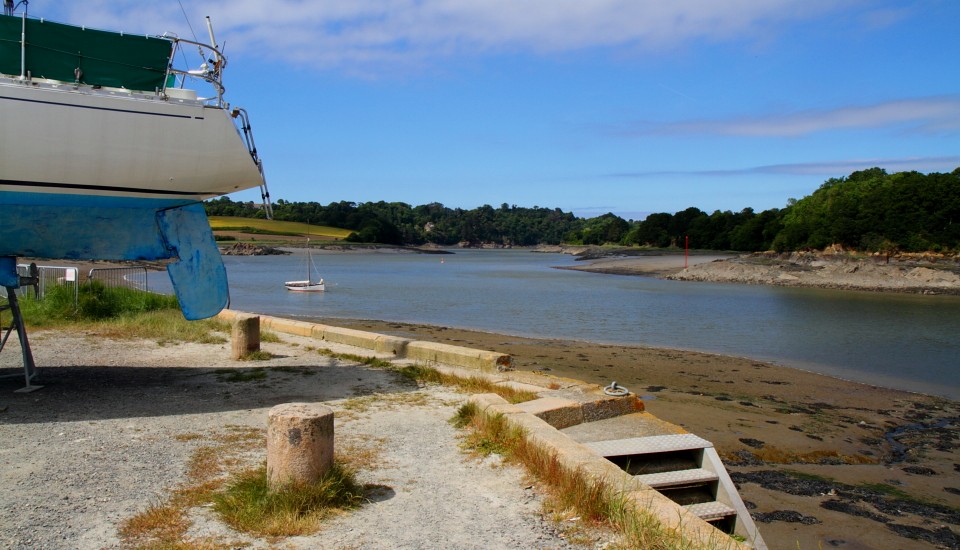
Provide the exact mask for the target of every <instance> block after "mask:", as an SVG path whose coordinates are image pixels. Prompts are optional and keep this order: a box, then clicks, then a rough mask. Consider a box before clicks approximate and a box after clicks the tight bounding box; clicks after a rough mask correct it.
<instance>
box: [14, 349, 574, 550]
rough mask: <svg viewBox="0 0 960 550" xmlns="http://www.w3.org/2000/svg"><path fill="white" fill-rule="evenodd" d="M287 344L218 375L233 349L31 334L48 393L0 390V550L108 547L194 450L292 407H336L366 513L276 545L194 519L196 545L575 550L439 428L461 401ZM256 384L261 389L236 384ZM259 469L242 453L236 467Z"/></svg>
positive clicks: (514, 474)
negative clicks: (258, 374)
mask: <svg viewBox="0 0 960 550" xmlns="http://www.w3.org/2000/svg"><path fill="white" fill-rule="evenodd" d="M283 340H284V343H278V344H264V349H265V350H267V351H269V352H270V353H272V354H274V356H275V358H274V359H271V360H269V361H263V362H254V363H250V362H236V361H231V360H229V359H228V355H229V346H228V345H200V344H183V345H166V346H160V345H157V344H156V343H154V342H149V341H133V342H131V341H114V340H105V339H102V338H92V337H85V336H83V335H64V334H55V333H52V332H46V333H44V332H40V331H36V332H35V333H34V334H33V346H34V350H35V356H36V361H37V364H38V365H41V366H42V368H43V372H42V376H43V382H42V383H43V384H44V386H45V387H44V388H43V389H41V390H39V391H36V392H33V393H27V394H21V393H13V390H15V389H17V388H19V387H22V385H23V381H22V379H20V378H8V379H2V380H0V484H2V493H0V495H2V497H0V500H2V506H0V547H3V548H18V549H19V548H43V549H57V548H63V549H68V548H69V549H91V550H92V549H101V548H119V547H121V546H122V541H121V540H120V538H119V537H118V533H117V529H118V527H119V526H120V525H121V524H122V522H123V521H124V520H126V519H129V518H130V517H132V516H133V515H135V514H136V513H138V512H140V511H143V510H144V509H145V508H146V507H147V506H148V505H150V504H155V503H158V502H162V501H163V500H164V499H166V498H167V497H168V496H169V493H170V491H171V490H172V489H174V488H175V487H177V486H178V484H180V483H183V480H184V477H185V472H186V471H187V469H188V467H189V464H190V461H191V457H193V456H194V453H195V452H196V451H197V449H199V448H200V447H202V446H204V445H211V444H214V442H217V441H223V440H224V438H225V437H226V436H229V434H230V433H231V432H233V431H237V430H246V431H250V430H253V431H254V433H257V432H258V431H263V430H265V427H266V419H267V411H268V410H269V408H270V407H271V406H273V405H276V404H280V403H286V402H298V401H307V402H323V403H325V404H328V405H330V406H331V407H333V408H334V410H335V414H336V434H337V435H336V437H337V443H336V445H337V448H338V450H342V451H343V452H348V453H351V454H353V455H357V456H367V457H368V458H367V459H365V461H364V463H363V464H362V467H361V469H360V472H359V481H360V482H362V483H365V484H368V486H369V487H370V492H369V494H368V498H369V502H368V503H367V504H365V505H364V506H362V507H361V508H360V509H359V510H357V511H353V512H350V513H347V514H344V515H341V516H339V517H336V518H333V519H331V520H330V522H329V524H328V525H326V526H325V527H324V529H323V530H322V531H321V532H320V533H318V534H316V535H313V536H305V537H292V538H289V539H286V540H283V541H281V542H278V541H265V540H262V539H257V538H252V537H249V536H246V535H243V534H240V533H237V532H234V531H232V530H230V529H229V528H227V527H225V526H224V525H223V524H222V523H220V522H219V521H216V520H215V519H213V517H212V514H211V513H210V512H209V510H207V509H205V508H198V509H192V511H191V519H192V520H193V526H192V527H191V529H190V531H189V535H190V536H191V537H193V538H194V539H195V540H199V539H203V538H206V537H209V538H212V539H214V540H217V541H219V542H222V543H226V542H229V543H230V545H232V546H233V547H237V546H239V545H249V546H248V547H252V548H266V547H276V546H277V544H279V545H280V546H282V547H284V548H384V549H386V548H441V547H442V548H499V549H513V548H573V547H574V546H572V545H570V543H568V541H567V539H566V538H565V537H566V535H565V534H564V533H562V532H561V527H562V524H556V523H554V522H553V521H551V520H548V519H545V518H544V516H543V513H542V497H541V496H540V494H539V493H538V492H537V491H535V490H534V489H533V484H532V483H531V482H530V481H528V480H527V479H526V478H525V476H524V474H523V473H522V471H520V470H519V469H517V468H515V467H512V466H506V465H502V464H500V463H499V462H498V461H496V460H490V459H487V460H486V461H480V460H479V459H476V458H472V457H469V456H467V455H465V454H464V453H463V452H462V451H461V449H460V447H459V439H458V433H457V430H455V429H454V428H453V427H452V426H451V425H450V424H449V423H448V419H449V418H451V417H452V416H453V414H454V412H455V411H456V409H457V407H458V406H459V404H460V403H462V402H463V401H464V399H465V396H464V395H462V394H458V393H453V392H451V391H448V390H445V389H443V388H438V387H427V388H422V387H417V386H416V385H415V384H413V383H411V382H409V381H405V380H402V379H399V378H398V377H397V376H396V375H394V374H392V373H390V372H386V371H383V370H377V369H372V368H369V367H366V366H362V365H358V364H356V363H352V362H348V361H342V360H336V359H333V358H330V357H326V356H323V355H321V354H319V353H317V352H316V351H313V348H312V346H313V345H315V342H311V341H309V340H305V339H299V338H296V337H292V336H286V335H284V336H283ZM9 345H10V344H8V346H9ZM18 351H19V350H17V349H16V348H13V349H7V350H5V351H4V353H2V354H0V367H13V366H16V365H17V360H18V359H19V355H18ZM254 369H263V371H264V375H263V377H262V378H261V379H251V380H247V381H231V379H234V378H236V376H235V375H236V374H238V373H250V372H252V371H253V370H254ZM6 372H10V371H6ZM264 459H265V450H262V452H253V453H252V454H248V455H245V457H244V464H246V465H248V466H255V465H257V464H259V463H262V461H263V460H264ZM241 466H242V464H241V465H238V467H241ZM558 525H560V527H558Z"/></svg>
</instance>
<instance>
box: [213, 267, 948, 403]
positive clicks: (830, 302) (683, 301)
mask: <svg viewBox="0 0 960 550" xmlns="http://www.w3.org/2000/svg"><path fill="white" fill-rule="evenodd" d="M314 260H315V261H316V262H317V264H318V266H319V268H320V274H321V276H323V277H324V278H325V279H326V281H327V288H328V292H326V293H322V294H299V293H296V294H295V293H290V292H288V291H286V290H285V289H284V288H283V284H282V283H283V281H284V280H286V279H290V278H291V277H293V276H294V275H295V274H296V273H297V272H298V270H299V269H300V267H299V266H300V265H301V258H300V257H298V256H296V255H294V256H259V257H238V256H228V257H225V258H224V262H225V264H226V266H227V272H228V275H229V278H230V292H231V298H232V304H231V307H233V308H235V309H240V310H245V311H253V312H259V313H265V314H272V315H280V316H288V317H300V318H318V317H325V318H331V317H333V318H337V317H339V318H365V319H382V320H391V321H406V322H417V323H427V324H435V325H445V326H454V327H462V328H472V329H480V330H487V331H493V332H503V333H508V334H516V335H522V336H539V337H555V338H570V339H580V340H588V341H595V342H606V343H622V344H635V345H646V346H657V347H670V348H679V349H695V350H702V351H708V352H716V353H721V354H729V355H739V356H746V357H753V358H757V359H764V360H772V361H774V362H777V363H781V364H785V365H790V366H795V367H800V368H805V369H808V370H813V371H816V372H822V373H826V374H832V375H835V376H840V377H842V378H847V379H852V380H858V381H861V382H867V383H870V384H874V385H880V386H889V387H896V388H900V389H907V390H912V391H918V392H923V393H932V394H936V395H944V396H947V397H950V398H953V399H957V398H960V376H958V367H960V339H958V338H957V335H958V334H960V298H958V297H953V296H915V295H900V294H879V293H863V292H839V291H826V290H813V289H790V288H779V287H765V286H752V285H726V284H709V283H684V282H674V281H662V280H658V279H653V278H648V277H628V276H616V275H600V274H592V273H582V272H577V271H569V270H559V269H550V266H553V265H571V264H573V263H574V262H573V260H572V258H571V257H569V256H565V255H556V254H538V253H532V252H528V251H514V250H505V251H490V250H483V251H477V250H467V251H457V253H456V254H454V255H444V256H439V255H420V254H390V253H382V254H351V253H328V254H320V255H314ZM441 260H442V262H441ZM640 367H642V366H640V365H638V368H640Z"/></svg>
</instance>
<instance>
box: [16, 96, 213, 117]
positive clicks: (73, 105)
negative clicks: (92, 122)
mask: <svg viewBox="0 0 960 550" xmlns="http://www.w3.org/2000/svg"><path fill="white" fill-rule="evenodd" d="M0 99H5V100H7V101H21V102H23V103H39V104H41V105H55V106H57V107H71V108H74V109H90V110H93V111H110V112H113V113H128V114H131V115H147V116H160V117H169V118H187V119H197V120H203V117H201V116H191V115H175V114H170V113H151V112H150V111H135V110H133V109H117V108H116V107H94V106H93V105H76V104H73V103H63V102H61V101H46V100H42V99H26V98H22V97H0Z"/></svg>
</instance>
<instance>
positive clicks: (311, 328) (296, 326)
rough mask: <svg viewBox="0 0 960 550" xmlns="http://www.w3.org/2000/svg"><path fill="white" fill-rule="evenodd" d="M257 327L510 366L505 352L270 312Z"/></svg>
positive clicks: (406, 354) (228, 315)
mask: <svg viewBox="0 0 960 550" xmlns="http://www.w3.org/2000/svg"><path fill="white" fill-rule="evenodd" d="M241 313H242V312H239V311H235V310H229V309H225V310H223V311H221V312H220V315H219V317H220V318H221V319H223V320H226V321H232V320H233V319H235V318H236V316H237V315H239V314H241ZM260 328H261V329H267V330H272V331H274V332H283V333H286V334H295V335H297V336H307V337H311V338H316V339H318V340H323V341H326V342H330V343H333V344H343V345H347V346H352V347H356V348H361V349H367V350H370V351H373V352H374V353H377V354H386V355H390V356H392V357H393V358H396V359H410V360H413V361H422V362H425V363H443V364H446V365H454V366H458V367H464V368H469V369H475V370H479V371H484V372H499V371H502V370H509V369H510V367H511V357H510V356H509V355H507V354H505V353H497V352H493V351H483V350H477V349H471V348H465V347H461V346H452V345H450V344H439V343H436V342H423V341H419V340H410V339H408V338H400V337H398V336H388V335H386V334H377V333H375V332H366V331H362V330H355V329H349V328H342V327H334V326H330V325H323V324H319V323H309V322H306V321H294V320H291V319H283V318H280V317H271V316H269V315H261V316H260Z"/></svg>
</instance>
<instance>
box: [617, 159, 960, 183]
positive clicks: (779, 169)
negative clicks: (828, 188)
mask: <svg viewBox="0 0 960 550" xmlns="http://www.w3.org/2000/svg"><path fill="white" fill-rule="evenodd" d="M875 166H879V167H880V168H883V169H885V170H887V171H888V172H891V173H892V172H905V171H917V172H924V173H930V172H952V171H954V170H955V169H957V168H958V167H960V155H953V156H942V157H901V158H864V159H843V160H833V161H817V162H800V163H789V164H767V165H763V166H748V167H745V168H735V169H731V170H657V171H653V170H651V171H637V172H617V173H612V174H606V175H605V177H608V178H618V179H621V178H622V179H635V178H648V177H662V176H689V175H694V176H748V175H756V174H781V175H791V176H832V177H838V176H845V175H847V174H850V173H851V172H855V171H857V170H866V169H867V168H873V167H875Z"/></svg>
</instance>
